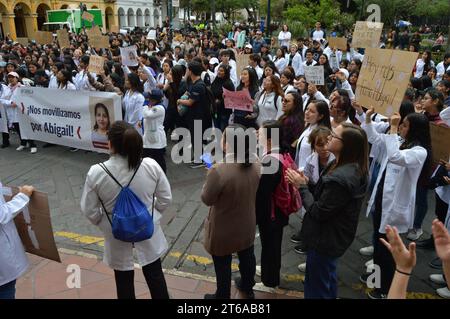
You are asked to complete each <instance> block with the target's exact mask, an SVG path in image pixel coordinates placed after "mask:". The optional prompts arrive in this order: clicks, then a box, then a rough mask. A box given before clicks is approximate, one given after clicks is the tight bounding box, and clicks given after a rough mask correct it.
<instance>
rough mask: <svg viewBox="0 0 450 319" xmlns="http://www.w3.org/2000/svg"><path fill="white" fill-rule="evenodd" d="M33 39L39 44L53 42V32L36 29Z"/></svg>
mask: <svg viewBox="0 0 450 319" xmlns="http://www.w3.org/2000/svg"><path fill="white" fill-rule="evenodd" d="M34 39H35V40H36V42H37V43H39V44H51V43H53V33H52V32H48V31H36V33H35V34H34Z"/></svg>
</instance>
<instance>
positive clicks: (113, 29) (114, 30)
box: [109, 25, 119, 33]
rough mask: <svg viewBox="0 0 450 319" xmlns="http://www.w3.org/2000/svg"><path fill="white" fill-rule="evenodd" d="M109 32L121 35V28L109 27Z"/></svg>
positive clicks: (116, 26)
mask: <svg viewBox="0 0 450 319" xmlns="http://www.w3.org/2000/svg"><path fill="white" fill-rule="evenodd" d="M109 32H113V33H119V26H118V25H112V26H110V27H109Z"/></svg>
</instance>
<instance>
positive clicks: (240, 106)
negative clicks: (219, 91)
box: [223, 88, 254, 112]
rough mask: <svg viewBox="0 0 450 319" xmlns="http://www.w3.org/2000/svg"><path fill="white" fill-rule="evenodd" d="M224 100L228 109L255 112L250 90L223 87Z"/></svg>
mask: <svg viewBox="0 0 450 319" xmlns="http://www.w3.org/2000/svg"><path fill="white" fill-rule="evenodd" d="M223 100H224V102H225V108H226V109H235V110H242V111H247V112H253V102H254V101H253V100H252V98H251V97H250V92H249V91H248V90H242V91H230V90H227V89H225V88H224V89H223Z"/></svg>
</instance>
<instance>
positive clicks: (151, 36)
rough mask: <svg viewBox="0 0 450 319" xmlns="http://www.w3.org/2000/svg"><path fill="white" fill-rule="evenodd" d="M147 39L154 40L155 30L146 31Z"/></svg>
mask: <svg viewBox="0 0 450 319" xmlns="http://www.w3.org/2000/svg"><path fill="white" fill-rule="evenodd" d="M147 39H149V40H156V30H153V29H152V30H150V31H148V34H147Z"/></svg>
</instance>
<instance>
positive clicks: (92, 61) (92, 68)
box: [89, 55, 105, 74]
mask: <svg viewBox="0 0 450 319" xmlns="http://www.w3.org/2000/svg"><path fill="white" fill-rule="evenodd" d="M104 63H105V58H104V57H102V56H99V55H91V56H90V58H89V72H93V73H96V74H101V73H103V72H104V69H103V66H104Z"/></svg>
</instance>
